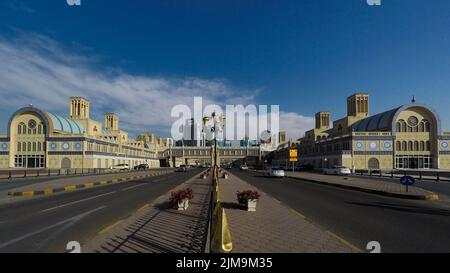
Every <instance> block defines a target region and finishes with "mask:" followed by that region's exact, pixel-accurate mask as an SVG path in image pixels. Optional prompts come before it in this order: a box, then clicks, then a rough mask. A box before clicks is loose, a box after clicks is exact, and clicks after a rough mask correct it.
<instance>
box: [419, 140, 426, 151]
mask: <svg viewBox="0 0 450 273" xmlns="http://www.w3.org/2000/svg"><path fill="white" fill-rule="evenodd" d="M420 151H422V152H423V151H425V141H421V142H420Z"/></svg>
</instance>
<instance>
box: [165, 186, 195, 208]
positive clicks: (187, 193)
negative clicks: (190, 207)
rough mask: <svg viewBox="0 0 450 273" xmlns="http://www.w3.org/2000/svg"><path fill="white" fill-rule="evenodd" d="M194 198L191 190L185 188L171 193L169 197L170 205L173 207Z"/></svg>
mask: <svg viewBox="0 0 450 273" xmlns="http://www.w3.org/2000/svg"><path fill="white" fill-rule="evenodd" d="M193 198H194V192H193V191H192V189H191V188H187V189H184V190H180V191H176V192H172V193H171V196H170V200H169V202H170V204H171V205H173V206H176V205H178V203H180V202H182V201H183V200H184V199H189V200H192V199H193Z"/></svg>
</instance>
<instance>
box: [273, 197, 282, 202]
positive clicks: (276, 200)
mask: <svg viewBox="0 0 450 273" xmlns="http://www.w3.org/2000/svg"><path fill="white" fill-rule="evenodd" d="M272 199H273V200H275V202H277V203H279V204H281V201H280V200H278V199H276V198H275V197H272Z"/></svg>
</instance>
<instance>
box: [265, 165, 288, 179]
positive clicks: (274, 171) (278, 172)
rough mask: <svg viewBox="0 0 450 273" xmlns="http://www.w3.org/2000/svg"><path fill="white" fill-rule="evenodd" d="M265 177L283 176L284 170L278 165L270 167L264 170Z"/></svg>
mask: <svg viewBox="0 0 450 273" xmlns="http://www.w3.org/2000/svg"><path fill="white" fill-rule="evenodd" d="M264 174H265V176H267V177H278V178H283V177H284V170H283V169H282V168H279V167H270V168H268V169H267V170H266V172H265V173H264Z"/></svg>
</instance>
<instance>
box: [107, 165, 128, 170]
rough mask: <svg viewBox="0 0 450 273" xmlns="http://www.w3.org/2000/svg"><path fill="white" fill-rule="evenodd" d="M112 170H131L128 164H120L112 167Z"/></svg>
mask: <svg viewBox="0 0 450 273" xmlns="http://www.w3.org/2000/svg"><path fill="white" fill-rule="evenodd" d="M110 169H111V170H121V171H128V170H130V166H129V165H128V164H118V165H114V166H111V167H110Z"/></svg>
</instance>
